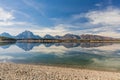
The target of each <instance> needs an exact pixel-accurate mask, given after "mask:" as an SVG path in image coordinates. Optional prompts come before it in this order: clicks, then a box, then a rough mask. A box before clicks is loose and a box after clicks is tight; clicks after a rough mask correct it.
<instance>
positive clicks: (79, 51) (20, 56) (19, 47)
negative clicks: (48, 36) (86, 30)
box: [0, 43, 120, 71]
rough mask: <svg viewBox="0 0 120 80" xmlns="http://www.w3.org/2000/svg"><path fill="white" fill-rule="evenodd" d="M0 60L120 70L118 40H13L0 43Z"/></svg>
mask: <svg viewBox="0 0 120 80" xmlns="http://www.w3.org/2000/svg"><path fill="white" fill-rule="evenodd" d="M0 62H13V63H21V64H22V63H23V64H37V65H39V64H45V65H53V66H54V65H57V66H67V67H80V68H85V69H97V70H108V71H120V44H118V43H15V44H5V45H1V46H0Z"/></svg>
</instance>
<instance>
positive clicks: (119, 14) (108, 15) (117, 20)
mask: <svg viewBox="0 0 120 80" xmlns="http://www.w3.org/2000/svg"><path fill="white" fill-rule="evenodd" d="M86 17H87V18H88V19H89V20H90V23H92V24H103V25H113V26H116V25H120V9H116V8H111V7H108V8H107V9H105V10H100V11H99V10H98V11H91V12H89V13H87V14H86Z"/></svg>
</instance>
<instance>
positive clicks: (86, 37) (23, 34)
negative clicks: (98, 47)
mask: <svg viewBox="0 0 120 80" xmlns="http://www.w3.org/2000/svg"><path fill="white" fill-rule="evenodd" d="M0 36H3V37H9V38H15V39H62V40H66V39H79V40H80V39H81V40H114V39H116V38H112V37H105V36H100V35H92V34H82V35H75V34H65V35H63V36H59V35H56V36H52V35H50V34H46V35H45V36H44V37H41V36H38V35H35V34H33V32H31V31H27V30H25V31H24V32H21V33H19V34H18V35H16V36H12V35H10V34H9V33H6V32H4V33H2V34H0Z"/></svg>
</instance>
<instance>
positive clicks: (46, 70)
mask: <svg viewBox="0 0 120 80" xmlns="http://www.w3.org/2000/svg"><path fill="white" fill-rule="evenodd" d="M119 79H120V72H109V71H97V70H88V69H77V68H67V67H56V66H46V65H33V64H15V63H0V80H119Z"/></svg>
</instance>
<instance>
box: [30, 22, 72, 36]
mask: <svg viewBox="0 0 120 80" xmlns="http://www.w3.org/2000/svg"><path fill="white" fill-rule="evenodd" d="M66 27H67V25H63V24H59V25H57V26H55V27H51V28H39V29H38V30H36V29H33V30H31V31H32V32H34V33H35V34H37V35H40V36H44V35H46V34H50V35H53V36H55V35H64V34H66V33H70V32H69V31H68V29H66Z"/></svg>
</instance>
